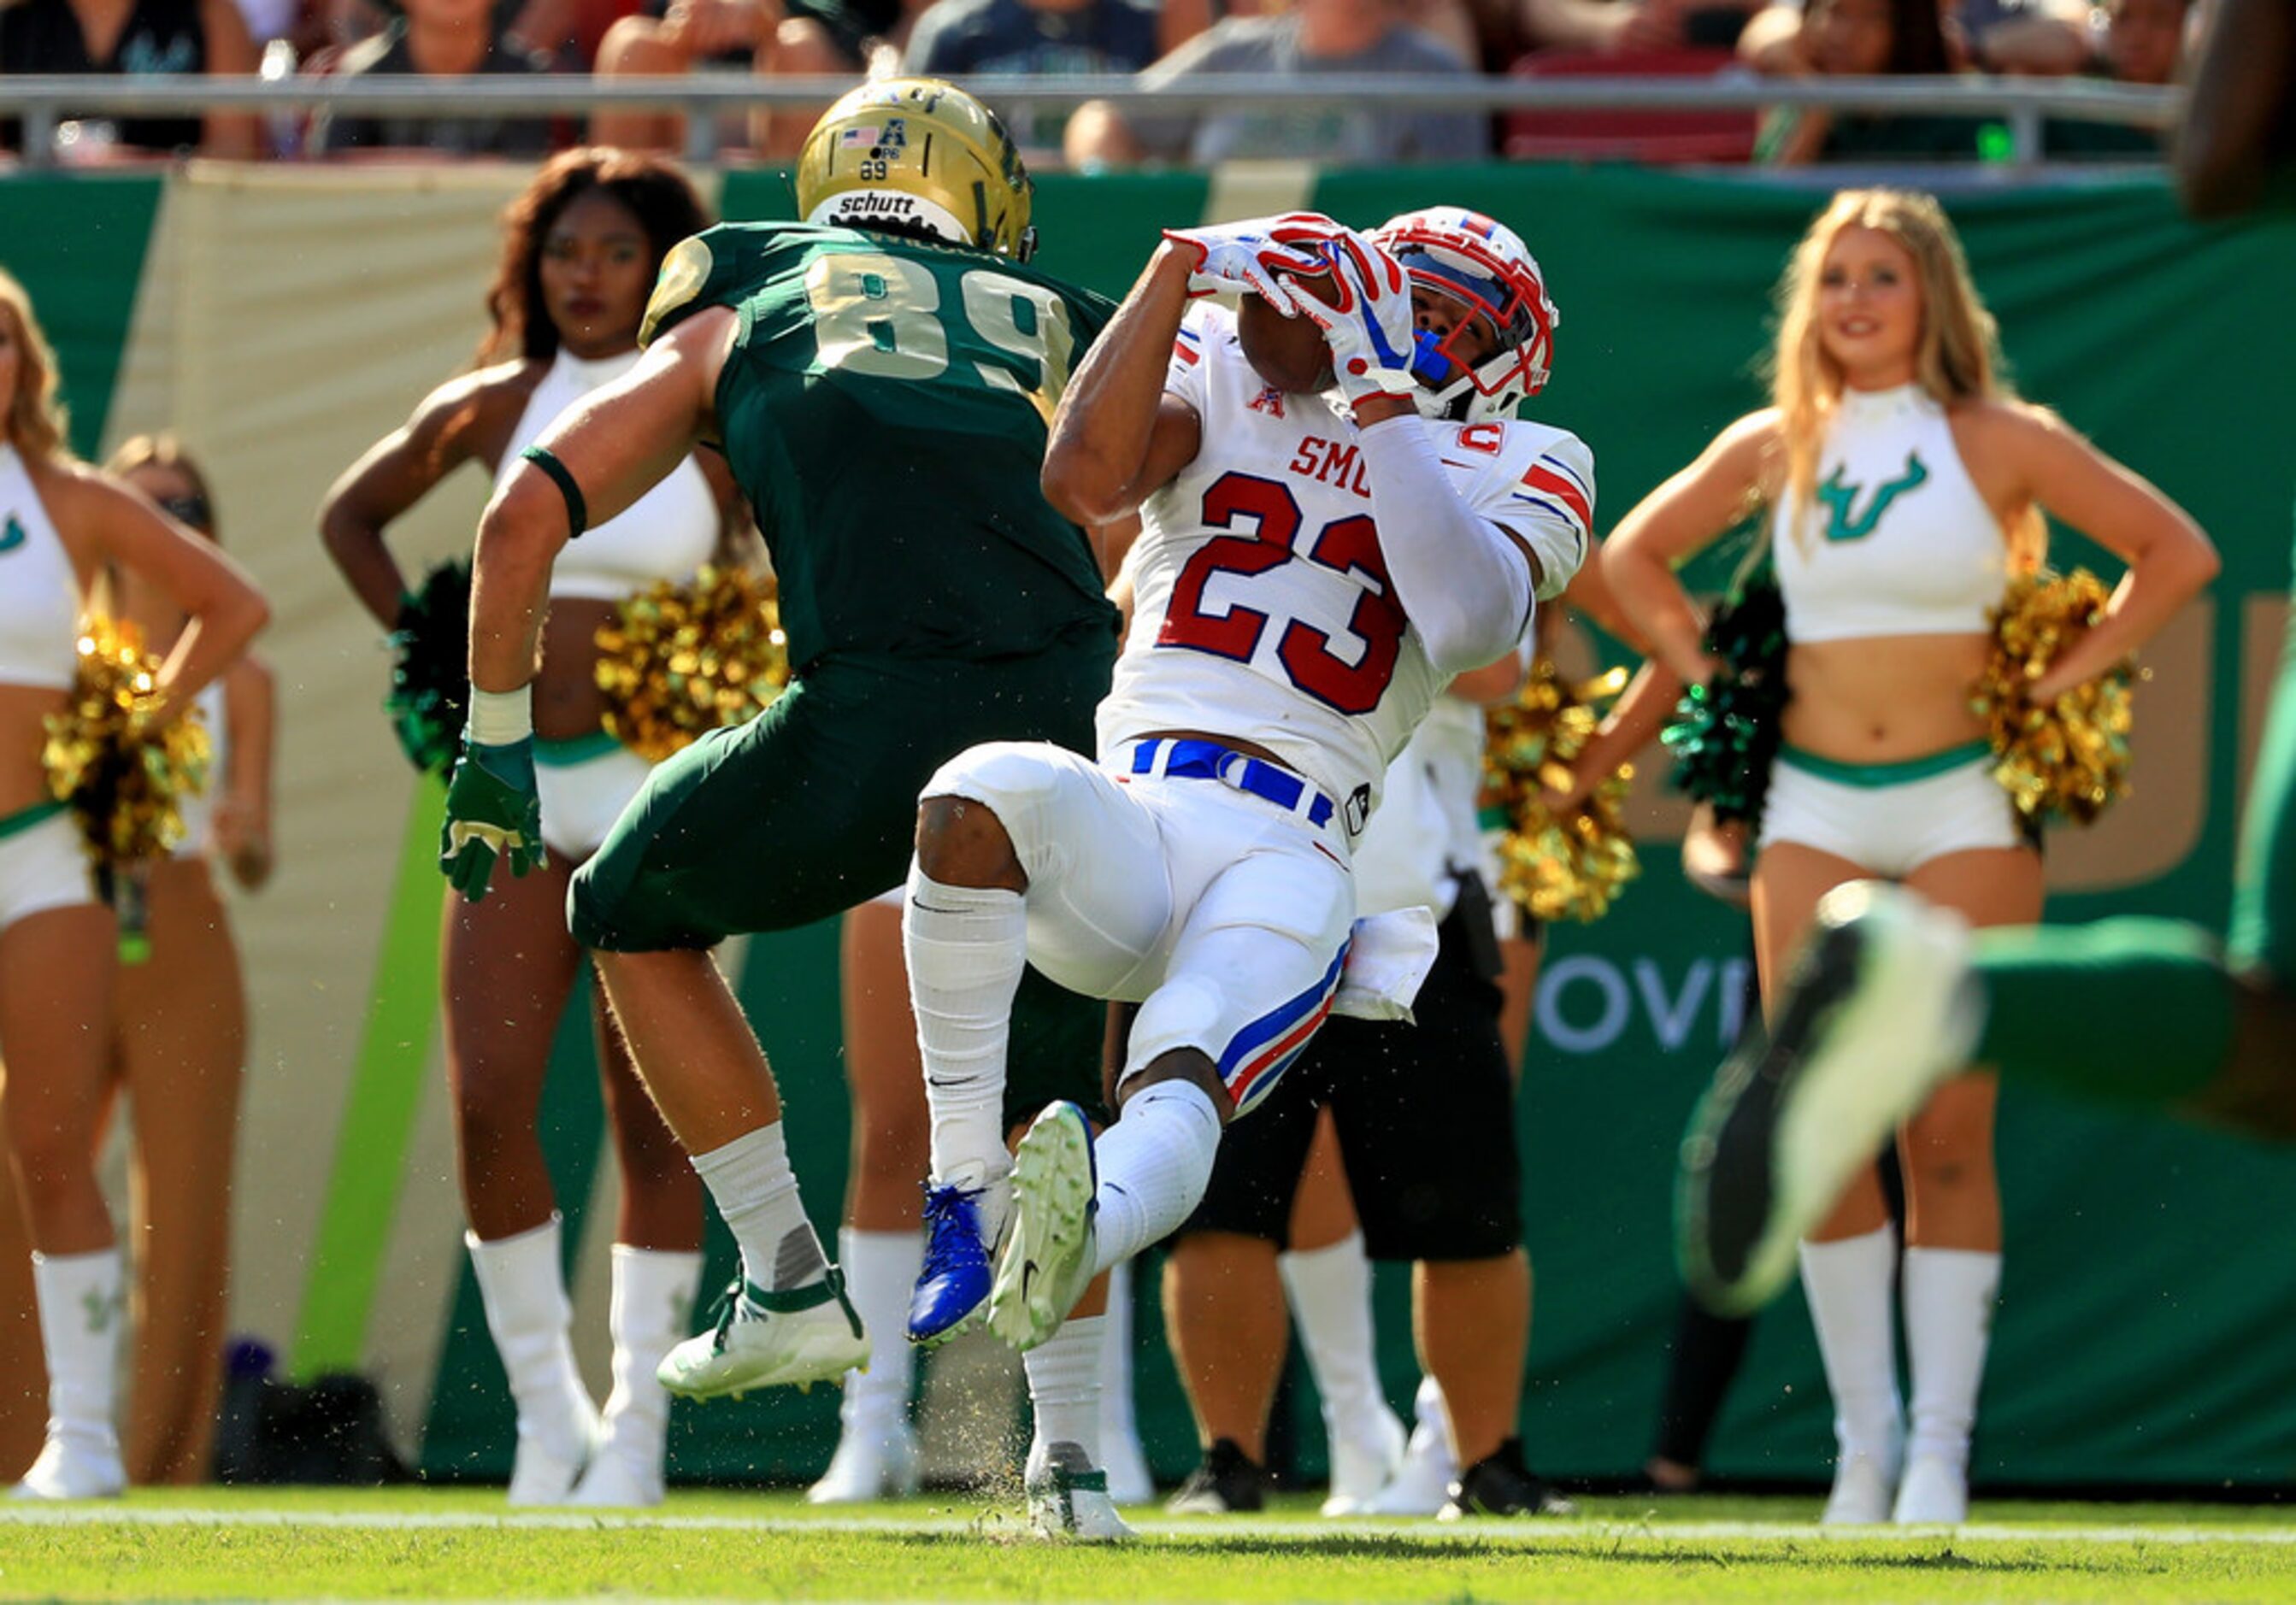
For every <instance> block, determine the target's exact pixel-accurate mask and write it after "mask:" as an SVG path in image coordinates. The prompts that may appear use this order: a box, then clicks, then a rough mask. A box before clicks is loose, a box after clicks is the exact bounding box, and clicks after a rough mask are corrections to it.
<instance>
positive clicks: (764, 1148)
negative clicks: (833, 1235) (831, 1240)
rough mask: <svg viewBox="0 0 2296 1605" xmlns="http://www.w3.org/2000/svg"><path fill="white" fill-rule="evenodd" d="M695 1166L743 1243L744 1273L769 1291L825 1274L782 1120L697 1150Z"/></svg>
mask: <svg viewBox="0 0 2296 1605" xmlns="http://www.w3.org/2000/svg"><path fill="white" fill-rule="evenodd" d="M693 1168H694V1169H695V1170H696V1171H697V1172H699V1173H700V1175H701V1180H702V1183H704V1184H705V1185H706V1186H707V1187H708V1188H709V1196H710V1197H711V1198H713V1199H715V1200H717V1213H718V1214H719V1215H721V1216H724V1217H725V1219H726V1230H727V1231H729V1232H732V1233H733V1234H734V1241H735V1242H736V1243H738V1244H740V1245H741V1249H742V1275H744V1276H746V1277H747V1278H749V1280H750V1282H754V1283H756V1284H757V1285H758V1287H760V1288H762V1289H764V1290H766V1291H767V1292H780V1291H782V1290H785V1289H789V1288H801V1287H805V1286H807V1285H808V1284H810V1283H812V1282H819V1281H820V1280H821V1278H822V1273H823V1272H824V1269H825V1267H826V1266H827V1264H828V1262H827V1260H825V1259H824V1257H822V1252H821V1239H819V1238H818V1237H816V1236H815V1235H814V1233H813V1223H812V1222H811V1221H809V1220H808V1219H807V1218H806V1215H805V1201H804V1200H802V1199H800V1198H799V1197H798V1191H797V1172H795V1171H793V1170H791V1168H790V1161H789V1143H788V1141H787V1139H786V1138H785V1137H784V1136H783V1132H782V1122H780V1121H779V1120H776V1121H775V1122H774V1123H773V1124H772V1125H770V1126H759V1127H758V1129H757V1130H755V1131H753V1132H747V1133H744V1134H742V1135H741V1136H738V1137H736V1138H734V1140H733V1141H732V1142H728V1143H726V1144H725V1145H724V1146H722V1147H719V1148H713V1149H711V1150H710V1151H709V1152H708V1153H698V1154H695V1155H694V1156H693Z"/></svg>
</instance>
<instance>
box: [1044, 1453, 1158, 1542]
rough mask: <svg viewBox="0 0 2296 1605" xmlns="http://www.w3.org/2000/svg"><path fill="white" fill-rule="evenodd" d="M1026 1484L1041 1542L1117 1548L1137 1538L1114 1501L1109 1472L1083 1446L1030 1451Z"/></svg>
mask: <svg viewBox="0 0 2296 1605" xmlns="http://www.w3.org/2000/svg"><path fill="white" fill-rule="evenodd" d="M1025 1480H1026V1482H1027V1484H1028V1489H1029V1527H1030V1528H1031V1529H1033V1530H1034V1531H1035V1533H1036V1534H1037V1536H1038V1537H1040V1538H1065V1539H1070V1540H1072V1541H1075V1542H1078V1543H1085V1544H1114V1543H1120V1542H1122V1541H1123V1540H1124V1539H1127V1538H1129V1537H1131V1536H1133V1532H1132V1529H1131V1528H1130V1527H1127V1526H1126V1525H1125V1522H1124V1518H1123V1517H1121V1516H1119V1515H1118V1514H1117V1511H1116V1502H1115V1501H1114V1500H1112V1499H1111V1498H1110V1497H1109V1496H1108V1473H1107V1472H1105V1471H1103V1470H1099V1469H1098V1468H1096V1467H1095V1466H1094V1464H1093V1463H1092V1458H1091V1457H1090V1456H1089V1455H1087V1454H1086V1453H1085V1452H1084V1449H1083V1447H1082V1445H1077V1444H1070V1443H1059V1444H1054V1445H1051V1446H1050V1447H1049V1448H1047V1447H1046V1445H1043V1444H1037V1445H1035V1446H1034V1447H1033V1448H1032V1449H1031V1450H1030V1451H1029V1467H1028V1473H1027V1477H1026V1478H1025Z"/></svg>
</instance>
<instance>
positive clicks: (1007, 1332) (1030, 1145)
mask: <svg viewBox="0 0 2296 1605" xmlns="http://www.w3.org/2000/svg"><path fill="white" fill-rule="evenodd" d="M1098 1185H1099V1176H1098V1173H1097V1171H1096V1170H1095V1167H1094V1164H1093V1156H1092V1127H1091V1126H1089V1125H1088V1124H1087V1122H1086V1120H1085V1115H1084V1110H1080V1109H1078V1107H1077V1106H1076V1105H1075V1104H1073V1103H1066V1102H1062V1103H1054V1104H1051V1105H1048V1106H1047V1107H1046V1110H1045V1112H1044V1113H1043V1114H1041V1115H1038V1116H1037V1118H1036V1119H1035V1120H1034V1121H1033V1122H1031V1123H1030V1125H1029V1129H1028V1130H1027V1132H1025V1133H1023V1134H1022V1135H1021V1143H1020V1146H1019V1147H1018V1148H1017V1149H1015V1150H1014V1151H1013V1211H1012V1214H1011V1216H1009V1217H1008V1219H1007V1221H1006V1223H1005V1242H1004V1246H1003V1247H1002V1248H1001V1249H998V1251H997V1255H996V1281H995V1283H994V1284H993V1285H992V1286H991V1288H990V1290H989V1293H988V1330H989V1331H993V1332H995V1333H996V1335H997V1336H998V1337H999V1338H1002V1339H1004V1340H1005V1342H1007V1343H1009V1344H1011V1345H1012V1346H1013V1347H1014V1348H1017V1349H1019V1350H1021V1352H1022V1353H1026V1352H1027V1351H1028V1350H1029V1349H1032V1348H1034V1347H1037V1345H1038V1344H1040V1343H1042V1342H1044V1341H1045V1340H1046V1339H1047V1338H1050V1337H1051V1336H1052V1335H1053V1334H1054V1332H1056V1331H1059V1330H1060V1326H1061V1322H1063V1321H1066V1320H1067V1319H1068V1318H1069V1312H1070V1310H1072V1309H1074V1308H1075V1307H1076V1302H1077V1300H1078V1298H1082V1297H1084V1290H1085V1288H1086V1286H1087V1284H1088V1283H1090V1282H1091V1281H1092V1269H1093V1248H1092V1216H1093V1211H1094V1208H1095V1200H1094V1197H1093V1194H1094V1191H1095V1189H1096V1188H1097V1186H1098ZM1095 1475H1098V1474H1097V1473H1095Z"/></svg>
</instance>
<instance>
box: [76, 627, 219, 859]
mask: <svg viewBox="0 0 2296 1605" xmlns="http://www.w3.org/2000/svg"><path fill="white" fill-rule="evenodd" d="M77 650H78V668H77V671H76V673H75V675H74V676H73V680H72V688H71V693H70V695H71V701H70V705H69V706H68V707H67V708H65V709H64V711H63V712H61V713H56V714H50V715H49V716H48V718H47V733H48V739H47V743H46V745H45V747H44V748H43V749H42V751H41V754H40V757H41V762H42V763H43V764H44V765H45V767H46V769H47V776H48V790H49V792H50V794H51V795H53V796H54V797H55V798H58V799H59V800H61V801H62V802H64V803H66V804H69V805H70V808H71V811H72V814H73V816H74V817H75V818H76V819H77V820H78V824H79V830H80V839H81V842H82V845H83V846H85V847H86V849H87V853H88V856H89V857H90V858H91V859H93V860H94V862H95V863H96V864H99V865H102V866H107V867H115V868H117V867H125V866H127V865H132V864H143V863H150V862H152V861H153V860H156V859H160V858H164V857H166V856H168V854H170V853H172V852H174V851H175V849H176V848H177V847H178V846H180V845H181V844H182V842H183V839H184V808H183V803H184V798H186V797H195V796H197V795H199V794H200V793H201V792H202V791H204V790H207V783H208V764H209V758H210V757H211V756H212V752H213V749H212V747H211V745H210V743H209V740H208V732H207V725H206V723H205V721H204V720H203V719H202V718H201V714H200V710H199V709H198V708H196V707H192V708H183V709H182V710H181V713H180V716H179V717H173V718H169V719H167V720H166V722H165V723H160V722H159V720H160V713H161V708H160V700H161V699H160V692H159V685H158V676H159V670H160V660H159V659H157V658H154V657H152V655H151V654H150V653H148V652H146V651H144V650H143V633H142V632H141V631H139V630H138V629H137V628H136V627H135V626H134V625H132V624H127V623H122V622H119V621H117V620H113V619H110V618H101V617H94V618H89V619H87V620H86V622H85V623H84V624H82V626H80V634H79V640H78V643H77Z"/></svg>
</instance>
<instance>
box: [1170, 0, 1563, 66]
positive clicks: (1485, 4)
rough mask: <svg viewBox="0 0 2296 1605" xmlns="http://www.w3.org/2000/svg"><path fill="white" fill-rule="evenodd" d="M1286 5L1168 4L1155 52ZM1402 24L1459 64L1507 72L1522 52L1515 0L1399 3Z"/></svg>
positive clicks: (1243, 1) (1261, 1)
mask: <svg viewBox="0 0 2296 1605" xmlns="http://www.w3.org/2000/svg"><path fill="white" fill-rule="evenodd" d="M1284 4H1285V0H1164V3H1163V4H1161V5H1160V6H1159V7H1158V8H1157V12H1156V53H1157V54H1158V55H1166V56H1168V55H1170V54H1171V53H1173V52H1174V51H1176V50H1177V49H1179V48H1180V46H1181V45H1185V44H1186V43H1187V42H1188V41H1189V40H1191V39H1193V38H1194V37H1196V36H1197V35H1198V34H1200V33H1202V32H1204V31H1205V30H1206V29H1209V28H1210V27H1211V25H1212V24H1213V23H1215V22H1219V21H1224V20H1226V19H1227V18H1230V17H1265V16H1269V15H1272V14H1273V13H1275V12H1279V11H1282V10H1283V6H1284ZM1399 9H1400V10H1401V12H1402V13H1403V20H1405V21H1406V22H1408V23H1409V24H1410V25H1411V26H1412V27H1414V28H1415V29H1419V31H1420V32H1422V33H1426V34H1432V35H1434V36H1435V37H1437V38H1438V39H1440V40H1441V41H1443V43H1444V44H1446V45H1449V46H1450V47H1451V49H1452V52H1453V53H1455V54H1456V55H1457V56H1458V57H1459V58H1460V60H1462V61H1480V62H1481V63H1482V66H1483V70H1485V71H1486V72H1498V71H1504V70H1505V68H1506V65H1507V63H1508V62H1510V61H1513V60H1514V59H1515V57H1516V56H1518V55H1520V54H1521V53H1522V48H1521V47H1522V39H1521V30H1520V27H1519V23H1518V19H1517V17H1516V15H1515V0H1399Z"/></svg>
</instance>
